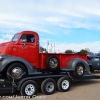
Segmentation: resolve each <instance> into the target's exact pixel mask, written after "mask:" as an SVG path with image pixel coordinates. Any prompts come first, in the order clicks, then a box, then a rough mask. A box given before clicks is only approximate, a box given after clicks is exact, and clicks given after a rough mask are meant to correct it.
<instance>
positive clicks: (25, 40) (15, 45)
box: [0, 31, 39, 68]
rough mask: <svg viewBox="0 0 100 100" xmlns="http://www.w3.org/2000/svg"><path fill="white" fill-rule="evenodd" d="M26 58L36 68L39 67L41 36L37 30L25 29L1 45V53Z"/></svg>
mask: <svg viewBox="0 0 100 100" xmlns="http://www.w3.org/2000/svg"><path fill="white" fill-rule="evenodd" d="M3 54H7V55H11V56H16V57H21V58H24V59H26V60H27V61H28V62H29V63H30V64H31V65H32V66H34V67H35V68H38V67H39V36H38V34H37V33H36V32H32V31H23V32H21V33H17V34H15V35H14V36H13V38H12V40H11V42H7V43H3V44H1V45H0V55H3Z"/></svg>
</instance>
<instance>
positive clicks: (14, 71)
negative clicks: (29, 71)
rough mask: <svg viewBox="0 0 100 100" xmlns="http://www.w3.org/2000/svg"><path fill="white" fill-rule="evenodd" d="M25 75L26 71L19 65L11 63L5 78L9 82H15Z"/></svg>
mask: <svg viewBox="0 0 100 100" xmlns="http://www.w3.org/2000/svg"><path fill="white" fill-rule="evenodd" d="M25 74H26V69H25V67H24V66H23V65H22V64H20V63H13V64H12V65H10V66H9V67H8V69H7V77H8V79H9V80H12V78H13V79H14V80H15V81H19V80H20V79H21V78H22V77H23V76H24V75H25Z"/></svg>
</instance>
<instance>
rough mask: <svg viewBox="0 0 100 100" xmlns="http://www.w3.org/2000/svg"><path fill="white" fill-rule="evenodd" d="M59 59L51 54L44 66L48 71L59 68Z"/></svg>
mask: <svg viewBox="0 0 100 100" xmlns="http://www.w3.org/2000/svg"><path fill="white" fill-rule="evenodd" d="M59 65H60V61H59V59H58V57H57V56H55V55H51V56H49V57H48V58H47V60H46V67H47V70H48V71H57V70H59Z"/></svg>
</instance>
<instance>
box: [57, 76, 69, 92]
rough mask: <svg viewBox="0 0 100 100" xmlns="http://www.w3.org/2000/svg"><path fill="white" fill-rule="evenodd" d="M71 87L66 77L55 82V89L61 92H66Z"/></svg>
mask: <svg viewBox="0 0 100 100" xmlns="http://www.w3.org/2000/svg"><path fill="white" fill-rule="evenodd" d="M70 87H71V81H70V79H69V78H68V77H66V76H65V77H61V78H60V79H59V80H58V82H57V88H58V90H59V91H61V92H67V91H68V90H69V89H70Z"/></svg>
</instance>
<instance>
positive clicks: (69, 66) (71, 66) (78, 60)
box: [66, 58, 90, 72]
mask: <svg viewBox="0 0 100 100" xmlns="http://www.w3.org/2000/svg"><path fill="white" fill-rule="evenodd" d="M78 63H82V64H83V65H84V67H85V68H84V69H85V71H87V72H89V71H90V68H89V65H88V63H87V62H86V61H85V60H84V59H82V58H75V59H72V60H70V61H69V62H68V64H67V66H66V68H67V69H68V70H72V71H74V70H75V67H76V65H77V64H78Z"/></svg>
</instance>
